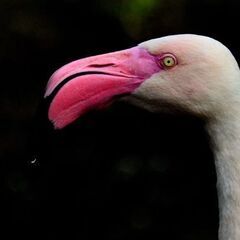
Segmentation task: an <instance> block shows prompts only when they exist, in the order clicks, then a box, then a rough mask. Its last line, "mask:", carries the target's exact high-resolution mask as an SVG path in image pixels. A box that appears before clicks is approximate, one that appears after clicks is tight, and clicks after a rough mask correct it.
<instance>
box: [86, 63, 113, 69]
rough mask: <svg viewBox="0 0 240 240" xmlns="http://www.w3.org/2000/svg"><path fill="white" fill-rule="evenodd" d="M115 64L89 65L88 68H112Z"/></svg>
mask: <svg viewBox="0 0 240 240" xmlns="http://www.w3.org/2000/svg"><path fill="white" fill-rule="evenodd" d="M114 65H115V63H106V64H96V63H95V64H91V65H89V66H88V67H94V68H104V67H111V66H114Z"/></svg>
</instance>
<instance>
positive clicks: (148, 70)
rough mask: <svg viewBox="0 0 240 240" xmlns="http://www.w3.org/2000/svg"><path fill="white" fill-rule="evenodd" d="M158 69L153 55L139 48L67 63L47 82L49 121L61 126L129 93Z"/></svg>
mask: <svg viewBox="0 0 240 240" xmlns="http://www.w3.org/2000/svg"><path fill="white" fill-rule="evenodd" d="M159 70H160V67H159V65H158V63H157V60H156V57H155V56H153V55H151V54H149V53H148V52H147V50H146V49H144V48H140V47H133V48H130V49H127V50H123V51H119V52H113V53H108V54H103V55H98V56H94V57H89V58H84V59H80V60H77V61H74V62H71V63H69V64H67V65H65V66H63V67H62V68H60V69H59V70H57V71H56V72H55V73H54V74H53V75H52V76H51V78H50V80H49V82H48V85H47V89H46V93H45V97H49V96H52V98H53V100H52V102H51V104H50V107H49V111H48V117H49V120H51V121H52V122H53V124H54V127H55V128H59V129H61V128H63V127H65V126H67V125H68V124H70V123H72V122H73V121H74V120H76V119H77V118H79V117H80V116H81V115H83V114H84V113H86V112H88V111H90V110H92V109H99V108H101V107H103V106H104V105H106V104H109V103H110V102H111V101H112V100H113V98H115V97H117V96H122V95H126V94H130V93H132V92H133V91H134V90H135V89H136V88H138V87H139V86H140V85H141V83H143V82H144V81H145V80H146V79H148V78H149V77H150V76H151V75H153V74H154V73H156V72H158V71H159Z"/></svg>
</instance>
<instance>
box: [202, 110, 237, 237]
mask: <svg viewBox="0 0 240 240" xmlns="http://www.w3.org/2000/svg"><path fill="white" fill-rule="evenodd" d="M235 110H236V111H232V113H231V112H228V113H226V115H225V117H222V118H221V119H218V120H214V121H212V122H210V123H209V124H208V125H207V130H208V132H209V135H210V138H211V140H212V145H213V151H214V155H215V165H216V172H217V190H218V204H219V240H239V239H240V122H239V121H240V108H239V109H235Z"/></svg>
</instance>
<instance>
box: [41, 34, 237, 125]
mask: <svg viewBox="0 0 240 240" xmlns="http://www.w3.org/2000/svg"><path fill="white" fill-rule="evenodd" d="M226 65H228V68H226ZM234 69H238V67H237V64H236V61H235V60H234V58H233V56H232V55H231V53H230V51H229V50H228V49H227V48H226V47H224V46H223V45H222V44H221V43H219V42H218V41H216V40H213V39H211V38H208V37H203V36H198V35H187V34H186V35H174V36H167V37H163V38H158V39H153V40H150V41H146V42H144V43H141V44H139V45H138V46H137V47H133V48H130V49H127V50H123V51H119V52H113V53H109V54H103V55H98V56H94V57H89V58H84V59H81V60H77V61H74V62H72V63H69V64H67V65H65V66H63V67H62V68H60V69H59V70H57V71H56V72H55V73H54V74H53V75H52V77H51V78H50V80H49V82H48V85H47V89H46V94H45V97H49V96H51V97H52V102H51V103H50V107H49V111H48V117H49V119H50V121H52V122H53V124H54V127H55V128H63V127H65V126H67V125H68V124H70V123H72V122H73V121H75V120H76V119H77V118H79V117H81V116H82V115H83V114H85V113H86V112H88V111H90V110H92V109H98V108H101V107H102V106H104V105H106V104H108V103H110V102H111V101H112V100H113V99H115V98H116V97H119V96H123V95H124V96H125V99H126V100H128V101H129V102H131V103H133V104H135V105H139V106H141V107H143V108H146V109H148V110H151V111H161V110H162V105H166V103H167V105H169V106H170V105H174V106H175V105H177V106H180V107H181V108H183V109H185V110H186V111H188V112H193V113H194V114H201V115H209V113H210V112H211V111H217V109H218V108H219V107H220V105H219V102H220V101H219V98H221V97H222V96H225V97H228V93H229V91H228V90H230V91H231V89H232V88H233V87H235V85H236V83H235V81H231V77H230V78H229V77H228V75H229V72H230V71H231V72H234V71H232V70H234ZM231 75H232V73H231ZM227 81H228V82H227ZM229 81H230V82H231V84H229ZM228 88H229V89H228ZM227 89H228V90H227ZM216 90H217V91H216ZM213 92H214V94H213ZM126 96H127V97H126Z"/></svg>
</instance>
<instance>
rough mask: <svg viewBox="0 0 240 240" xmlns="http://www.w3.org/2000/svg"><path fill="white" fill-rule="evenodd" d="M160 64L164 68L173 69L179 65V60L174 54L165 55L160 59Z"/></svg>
mask: <svg viewBox="0 0 240 240" xmlns="http://www.w3.org/2000/svg"><path fill="white" fill-rule="evenodd" d="M159 63H160V65H161V66H162V67H163V68H172V67H174V66H176V65H177V59H176V57H175V56H174V55H172V54H165V55H163V56H162V57H161V58H160V59H159Z"/></svg>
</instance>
